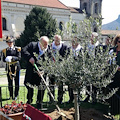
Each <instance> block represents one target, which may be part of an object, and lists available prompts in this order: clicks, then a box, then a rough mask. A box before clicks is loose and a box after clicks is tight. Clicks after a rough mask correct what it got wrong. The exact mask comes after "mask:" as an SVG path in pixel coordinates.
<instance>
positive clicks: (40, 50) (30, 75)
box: [22, 36, 50, 108]
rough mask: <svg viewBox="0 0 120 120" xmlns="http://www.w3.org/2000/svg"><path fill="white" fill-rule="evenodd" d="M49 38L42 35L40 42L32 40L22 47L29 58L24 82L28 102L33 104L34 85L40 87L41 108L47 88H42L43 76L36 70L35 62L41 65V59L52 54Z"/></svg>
mask: <svg viewBox="0 0 120 120" xmlns="http://www.w3.org/2000/svg"><path fill="white" fill-rule="evenodd" d="M48 43H49V39H48V37H47V36H42V37H41V38H40V40H39V41H38V42H30V43H29V44H28V45H27V46H25V47H24V48H23V49H22V55H23V57H24V58H25V59H26V60H27V68H26V75H25V81H24V84H25V86H26V88H27V90H28V93H27V99H28V101H27V103H28V104H31V103H32V101H33V99H32V98H33V92H34V87H36V86H37V87H38V94H37V101H36V104H37V108H41V102H42V100H43V97H44V91H45V88H42V87H41V86H42V85H44V84H42V80H41V77H40V76H39V75H38V73H37V72H36V69H35V66H34V64H36V65H37V66H41V65H40V64H38V63H37V61H38V60H39V59H42V60H43V61H44V60H45V53H47V56H50V48H49V46H48ZM35 54H37V55H38V56H37V57H38V58H36V56H35Z"/></svg>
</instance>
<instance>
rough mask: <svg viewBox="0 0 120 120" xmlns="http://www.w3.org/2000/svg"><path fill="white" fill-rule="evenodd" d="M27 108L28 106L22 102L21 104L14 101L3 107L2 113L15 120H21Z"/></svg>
mask: <svg viewBox="0 0 120 120" xmlns="http://www.w3.org/2000/svg"><path fill="white" fill-rule="evenodd" d="M26 107H27V105H26V104H24V103H23V102H22V101H21V102H20V103H16V101H13V102H12V103H11V104H5V105H4V106H3V107H1V108H0V111H2V112H3V113H4V114H6V115H7V116H8V117H11V118H12V119H14V120H21V118H22V115H23V112H24V111H25V109H26Z"/></svg>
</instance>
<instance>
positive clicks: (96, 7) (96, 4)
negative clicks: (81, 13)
mask: <svg viewBox="0 0 120 120" xmlns="http://www.w3.org/2000/svg"><path fill="white" fill-rule="evenodd" d="M95 13H96V14H98V3H95Z"/></svg>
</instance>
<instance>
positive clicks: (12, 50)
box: [2, 35, 81, 108]
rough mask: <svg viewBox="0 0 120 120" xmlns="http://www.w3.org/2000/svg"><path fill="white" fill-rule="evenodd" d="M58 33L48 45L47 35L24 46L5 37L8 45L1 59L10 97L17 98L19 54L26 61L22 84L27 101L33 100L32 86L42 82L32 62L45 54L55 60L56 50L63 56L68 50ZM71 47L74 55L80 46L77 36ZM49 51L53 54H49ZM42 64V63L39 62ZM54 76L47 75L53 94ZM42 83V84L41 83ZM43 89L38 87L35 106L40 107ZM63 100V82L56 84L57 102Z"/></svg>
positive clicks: (35, 61)
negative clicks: (4, 63) (18, 45)
mask: <svg viewBox="0 0 120 120" xmlns="http://www.w3.org/2000/svg"><path fill="white" fill-rule="evenodd" d="M61 40H62V39H61V36H60V35H55V36H54V40H53V42H52V44H51V45H49V38H48V37H47V36H42V37H41V38H40V39H39V41H38V42H30V43H29V44H28V45H26V46H25V47H24V48H22V50H21V48H20V47H16V46H14V39H13V38H11V37H7V38H6V43H7V44H8V47H7V48H5V49H4V50H2V52H3V61H4V62H6V71H7V78H8V88H9V93H10V99H15V100H17V97H18V92H19V81H20V59H21V56H22V57H24V59H25V60H26V61H27V65H26V66H27V67H26V74H25V80H24V84H25V86H26V88H27V90H28V92H27V103H29V104H30V103H32V101H33V93H34V86H40V84H42V80H41V77H40V76H39V75H38V73H37V72H36V70H35V66H34V64H37V65H38V66H40V64H38V62H37V61H38V60H39V59H42V60H43V61H45V54H47V56H48V57H50V59H51V57H52V60H53V61H55V55H56V53H57V52H58V53H59V55H60V56H62V57H65V56H66V54H67V53H68V51H69V48H68V47H67V45H65V44H64V43H63V42H62V41H61ZM72 45H73V47H72V49H73V52H74V56H76V50H77V51H78V50H80V49H81V46H80V45H78V42H77V37H76V38H75V40H73V42H72ZM51 52H53V55H52V56H51ZM34 53H36V54H37V55H38V58H36V57H35V55H34ZM41 64H42V63H41ZM46 76H47V73H44V78H46ZM55 79H56V78H55V76H54V75H51V76H49V82H50V84H51V85H52V87H51V88H52V89H51V92H52V94H53V95H54V94H55V93H54V92H55V90H54V84H55ZM13 80H14V82H15V91H14V92H13ZM43 85H44V84H43ZM68 88H69V95H70V100H69V102H70V103H71V102H73V99H74V96H73V90H71V88H70V87H68ZM44 91H45V89H42V88H40V87H38V94H37V101H36V103H37V106H38V107H39V108H40V107H41V102H42V100H43V96H44ZM50 100H51V101H52V100H53V99H52V97H51V96H50ZM62 100H63V82H61V83H60V84H59V85H58V103H60V104H61V103H62Z"/></svg>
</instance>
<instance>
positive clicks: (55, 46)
mask: <svg viewBox="0 0 120 120" xmlns="http://www.w3.org/2000/svg"><path fill="white" fill-rule="evenodd" d="M51 48H52V53H53V60H54V61H55V58H56V54H57V53H58V54H59V55H60V56H62V57H67V53H68V48H67V46H66V45H64V44H63V43H62V41H61V36H60V35H55V36H54V41H53V43H52V45H51ZM60 61H62V59H60ZM50 81H51V83H55V79H53V78H52V79H51V80H50ZM52 93H53V94H54V88H53V91H52ZM62 100H63V82H62V81H60V82H59V85H58V103H59V104H61V103H62Z"/></svg>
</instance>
